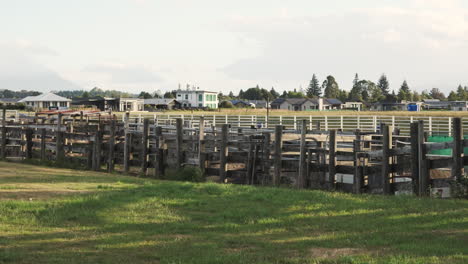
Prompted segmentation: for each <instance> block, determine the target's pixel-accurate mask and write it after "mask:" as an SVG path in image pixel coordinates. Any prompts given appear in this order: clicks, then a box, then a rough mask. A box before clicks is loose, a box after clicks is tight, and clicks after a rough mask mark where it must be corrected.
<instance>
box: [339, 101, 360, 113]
mask: <svg viewBox="0 0 468 264" xmlns="http://www.w3.org/2000/svg"><path fill="white" fill-rule="evenodd" d="M363 105H364V104H363V103H362V102H356V101H350V102H345V103H344V104H343V105H342V109H346V110H356V111H362V108H363Z"/></svg>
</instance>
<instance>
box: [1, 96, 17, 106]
mask: <svg viewBox="0 0 468 264" xmlns="http://www.w3.org/2000/svg"><path fill="white" fill-rule="evenodd" d="M19 100H20V99H16V98H0V105H2V106H11V105H17V104H18V101H19Z"/></svg>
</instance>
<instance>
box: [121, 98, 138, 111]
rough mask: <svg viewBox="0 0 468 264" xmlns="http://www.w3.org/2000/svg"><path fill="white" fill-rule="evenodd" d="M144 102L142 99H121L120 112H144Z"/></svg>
mask: <svg viewBox="0 0 468 264" xmlns="http://www.w3.org/2000/svg"><path fill="white" fill-rule="evenodd" d="M143 110H144V100H143V99H140V98H120V101H119V111H120V112H127V111H143Z"/></svg>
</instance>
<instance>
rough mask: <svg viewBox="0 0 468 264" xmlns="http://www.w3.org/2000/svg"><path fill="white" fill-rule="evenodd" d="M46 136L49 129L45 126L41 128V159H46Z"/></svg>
mask: <svg viewBox="0 0 468 264" xmlns="http://www.w3.org/2000/svg"><path fill="white" fill-rule="evenodd" d="M46 138H47V130H46V129H45V128H42V129H41V160H42V161H44V160H46Z"/></svg>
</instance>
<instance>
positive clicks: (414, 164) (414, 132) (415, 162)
mask: <svg viewBox="0 0 468 264" xmlns="http://www.w3.org/2000/svg"><path fill="white" fill-rule="evenodd" d="M418 131H419V122H413V123H411V128H410V133H411V139H410V140H411V178H412V183H413V191H414V193H415V194H419V139H418Z"/></svg>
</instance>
